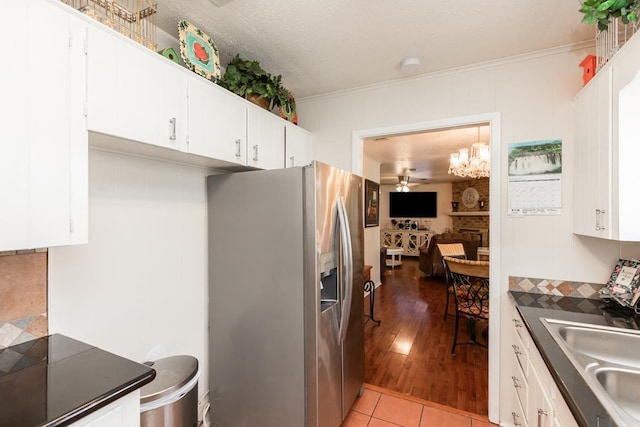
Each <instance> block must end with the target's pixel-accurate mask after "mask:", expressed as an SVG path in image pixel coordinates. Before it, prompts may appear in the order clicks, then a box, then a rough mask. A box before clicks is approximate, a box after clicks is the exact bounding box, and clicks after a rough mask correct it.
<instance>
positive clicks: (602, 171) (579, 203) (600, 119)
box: [573, 68, 612, 238]
mask: <svg viewBox="0 0 640 427" xmlns="http://www.w3.org/2000/svg"><path fill="white" fill-rule="evenodd" d="M610 106H611V70H610V68H605V69H603V70H602V71H601V74H600V75H599V76H598V78H597V79H594V80H593V81H592V83H591V85H589V86H588V87H587V88H585V89H584V90H583V92H582V93H581V94H580V95H579V97H578V98H577V99H576V102H575V114H576V143H575V150H574V153H575V169H574V171H575V172H574V226H573V227H574V232H575V233H577V234H582V235H585V236H593V237H603V238H607V237H610V235H611V234H610V233H611V217H612V215H611V170H610V160H611V132H610V126H609V119H610Z"/></svg>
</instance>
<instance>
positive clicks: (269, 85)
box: [218, 55, 297, 121]
mask: <svg viewBox="0 0 640 427" xmlns="http://www.w3.org/2000/svg"><path fill="white" fill-rule="evenodd" d="M218 84H219V85H220V86H222V87H224V88H225V89H227V90H230V91H231V92H233V93H235V94H236V95H239V96H242V97H243V98H246V99H248V100H249V101H251V102H253V103H255V104H257V105H260V106H261V107H263V108H265V109H267V110H271V109H273V108H278V109H279V112H280V115H281V116H282V117H283V118H285V119H287V120H289V121H294V120H295V121H297V116H296V106H295V105H296V104H295V100H294V99H293V96H292V95H291V93H290V92H289V91H288V90H287V89H286V88H285V87H284V86H282V76H281V75H278V76H272V75H271V74H270V73H268V72H267V71H265V70H264V69H263V68H262V67H261V66H260V63H259V62H258V61H247V60H244V59H242V58H241V57H240V55H236V56H235V57H234V58H233V59H232V60H231V62H229V64H228V65H227V69H226V70H225V73H224V76H223V77H222V79H220V80H218Z"/></svg>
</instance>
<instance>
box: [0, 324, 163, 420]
mask: <svg viewBox="0 0 640 427" xmlns="http://www.w3.org/2000/svg"><path fill="white" fill-rule="evenodd" d="M154 377H155V371H154V370H153V369H151V368H149V367H148V366H146V365H143V364H141V363H137V362H134V361H131V360H128V359H125V358H123V357H120V356H117V355H115V354H113V353H109V352H107V351H104V350H101V349H99V348H97V347H93V346H91V345H88V344H85V343H83V342H80V341H77V340H74V339H72V338H69V337H66V336H64V335H59V334H54V335H50V336H47V337H44V338H39V339H36V340H33V341H29V342H26V343H23V344H19V345H16V346H13V347H8V348H6V349H4V350H0V426H12V427H23V426H24V427H36V426H66V425H69V424H71V423H73V422H75V421H78V420H79V419H80V418H82V417H85V416H87V415H89V414H91V413H92V412H95V411H96V410H98V409H100V408H102V407H104V406H105V405H108V404H109V403H111V402H113V401H115V400H117V399H119V398H121V397H123V396H125V395H126V394H128V393H130V392H132V391H134V390H136V389H138V388H140V387H142V386H143V385H145V384H147V383H148V382H150V381H151V380H153V378H154Z"/></svg>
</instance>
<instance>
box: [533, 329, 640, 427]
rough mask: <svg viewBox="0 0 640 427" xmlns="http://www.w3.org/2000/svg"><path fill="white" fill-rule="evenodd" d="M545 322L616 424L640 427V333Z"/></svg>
mask: <svg viewBox="0 0 640 427" xmlns="http://www.w3.org/2000/svg"><path fill="white" fill-rule="evenodd" d="M541 321H542V324H543V325H544V327H545V328H546V329H547V330H548V331H549V333H550V334H551V336H552V337H553V339H554V340H555V341H556V343H557V344H558V346H559V347H560V348H561V349H562V351H563V352H564V354H565V355H566V356H567V357H568V359H569V360H570V361H571V363H572V364H573V365H574V366H575V368H576V369H577V370H578V372H579V373H580V375H581V376H582V377H583V378H584V380H585V382H586V383H587V385H588V386H589V388H590V389H591V390H592V391H593V393H594V394H595V396H596V397H597V398H598V400H599V401H600V403H601V404H602V406H604V407H605V409H607V411H608V412H609V414H610V415H611V417H612V418H613V419H614V420H615V422H616V423H617V424H618V425H620V426H637V425H640V331H635V330H625V329H620V328H611V327H607V326H596V325H589V324H584V323H576V322H569V321H563V320H557V319H541Z"/></svg>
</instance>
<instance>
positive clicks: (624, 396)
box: [594, 368, 640, 420]
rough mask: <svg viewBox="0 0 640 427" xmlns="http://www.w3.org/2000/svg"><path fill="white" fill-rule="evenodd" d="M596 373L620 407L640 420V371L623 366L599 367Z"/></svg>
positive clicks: (599, 380) (601, 383)
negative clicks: (639, 403)
mask: <svg viewBox="0 0 640 427" xmlns="http://www.w3.org/2000/svg"><path fill="white" fill-rule="evenodd" d="M594 375H595V377H596V379H597V380H598V383H600V385H601V386H602V387H603V388H604V389H605V390H606V391H607V393H608V394H609V396H611V399H613V400H614V401H615V402H616V404H617V405H618V406H620V408H621V409H622V410H623V411H625V412H626V413H628V414H629V415H631V416H632V417H633V418H634V419H636V420H640V407H639V405H638V402H639V401H640V372H638V371H636V370H629V369H621V368H597V369H595V370H594Z"/></svg>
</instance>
